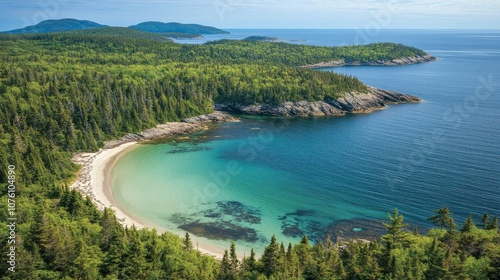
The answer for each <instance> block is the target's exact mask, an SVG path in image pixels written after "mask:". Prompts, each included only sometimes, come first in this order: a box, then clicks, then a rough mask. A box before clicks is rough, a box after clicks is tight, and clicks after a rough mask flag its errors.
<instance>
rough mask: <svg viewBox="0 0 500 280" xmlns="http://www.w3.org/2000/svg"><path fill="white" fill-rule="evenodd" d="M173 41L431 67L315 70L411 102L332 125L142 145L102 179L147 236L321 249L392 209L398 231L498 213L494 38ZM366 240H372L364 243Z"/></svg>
mask: <svg viewBox="0 0 500 280" xmlns="http://www.w3.org/2000/svg"><path fill="white" fill-rule="evenodd" d="M229 31H230V32H231V34H230V35H212V36H206V37H205V39H201V40H190V41H186V40H181V41H180V42H183V43H203V42H205V41H207V40H214V39H220V38H234V39H242V38H245V37H247V36H251V35H262V36H273V37H278V38H281V39H282V40H283V41H285V42H291V43H300V44H312V45H327V46H335V45H349V44H357V43H372V42H394V43H402V44H405V45H410V46H414V47H417V48H420V49H423V50H425V51H426V52H428V53H430V54H431V55H433V56H436V57H437V58H438V60H437V61H434V62H430V63H426V64H416V65H407V66H394V67H376V66H352V67H338V68H328V69H322V70H318V71H333V72H336V73H343V74H347V75H353V76H357V77H358V78H359V79H360V80H361V81H363V82H364V83H366V84H368V85H370V86H374V87H378V88H382V89H389V90H395V91H398V92H401V93H407V94H412V95H416V96H419V97H420V98H422V99H423V102H421V103H419V104H402V105H392V106H389V107H388V108H387V109H386V110H381V111H376V112H373V113H371V114H360V115H348V116H345V117H319V118H316V117H306V118H266V117H248V116H241V122H238V123H224V124H219V125H215V126H214V127H213V128H211V129H210V130H207V131H204V132H200V133H197V134H193V135H190V136H189V137H188V138H183V139H167V140H165V141H164V142H163V143H157V144H141V145H139V147H137V148H135V149H131V150H130V151H129V152H127V153H124V154H121V155H120V156H119V158H118V160H117V162H116V165H115V167H114V168H113V170H112V178H113V180H112V192H113V195H114V198H115V199H116V201H117V202H118V203H119V204H120V206H121V207H122V208H124V209H127V211H128V212H130V213H132V214H133V215H134V216H136V217H139V218H141V219H143V220H144V221H147V222H148V223H150V224H154V225H155V226H157V227H158V228H159V229H163V230H169V231H172V232H176V233H179V234H183V232H184V231H185V230H187V231H189V232H190V233H191V234H192V236H193V240H195V241H198V240H199V241H200V242H203V243H208V244H212V245H214V246H217V247H220V248H225V247H229V242H230V240H235V243H236V245H237V248H238V250H239V252H243V253H245V254H247V253H248V252H249V251H250V248H255V249H256V250H257V252H259V253H261V252H262V250H263V248H264V247H265V246H266V244H267V243H268V242H269V240H270V237H271V236H272V235H276V237H277V239H278V241H280V242H281V241H282V242H284V243H285V244H286V243H288V242H292V243H293V242H298V241H299V240H300V237H301V236H302V235H303V234H307V235H308V236H309V237H310V239H311V240H313V241H316V242H317V241H320V240H321V239H322V238H323V237H324V236H325V235H326V234H328V235H332V236H333V238H342V237H351V236H357V235H356V234H362V233H367V234H376V231H377V229H379V227H377V225H380V221H385V220H386V219H387V218H386V217H387V213H388V212H392V210H393V209H394V208H397V209H398V210H399V212H400V213H401V214H402V215H404V217H405V222H407V223H409V224H410V228H413V227H418V228H420V230H421V231H425V229H427V228H429V227H431V226H432V224H430V223H429V221H428V220H427V218H428V217H430V216H432V215H433V210H435V209H438V208H440V207H443V206H447V207H449V209H450V210H451V211H452V212H453V213H454V218H455V219H456V221H457V223H458V224H459V226H461V223H462V222H463V221H464V220H465V218H466V217H467V215H469V214H472V216H473V218H474V219H475V220H476V221H479V219H480V217H481V215H482V214H483V213H484V212H488V213H489V214H490V216H491V215H496V214H500V141H499V140H498V139H500V67H499V65H500V31H488V30H482V31H477V30H468V31H463V30H453V31H450V30H384V31H380V32H376V33H377V34H373V32H371V33H370V34H368V33H366V32H364V31H359V30H229ZM374 232H375V233H374Z"/></svg>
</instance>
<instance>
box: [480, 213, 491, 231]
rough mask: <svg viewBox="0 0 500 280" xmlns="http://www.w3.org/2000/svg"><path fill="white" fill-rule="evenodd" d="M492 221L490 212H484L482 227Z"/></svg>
mask: <svg viewBox="0 0 500 280" xmlns="http://www.w3.org/2000/svg"><path fill="white" fill-rule="evenodd" d="M489 222H490V217H489V216H488V213H486V212H485V213H484V214H483V217H481V227H482V228H483V229H484V228H485V227H486V226H487V225H488V223H489Z"/></svg>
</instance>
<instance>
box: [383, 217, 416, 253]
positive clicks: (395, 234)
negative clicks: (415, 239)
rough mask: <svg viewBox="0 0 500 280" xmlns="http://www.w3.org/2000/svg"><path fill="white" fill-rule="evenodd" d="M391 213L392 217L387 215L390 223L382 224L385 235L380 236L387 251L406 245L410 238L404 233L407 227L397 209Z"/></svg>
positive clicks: (408, 234)
mask: <svg viewBox="0 0 500 280" xmlns="http://www.w3.org/2000/svg"><path fill="white" fill-rule="evenodd" d="M393 213H394V217H392V216H391V214H390V213H387V217H388V218H389V221H390V223H389V224H386V223H384V226H385V228H386V229H387V234H386V235H383V236H382V240H383V241H384V242H385V245H386V247H387V248H388V249H389V250H392V249H394V248H399V247H401V246H403V245H406V244H407V243H408V238H409V237H410V233H408V232H406V231H404V230H405V228H406V227H407V226H408V225H407V224H405V223H403V220H404V217H403V215H399V212H398V209H394V211H393Z"/></svg>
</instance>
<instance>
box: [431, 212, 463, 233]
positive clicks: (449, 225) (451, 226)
mask: <svg viewBox="0 0 500 280" xmlns="http://www.w3.org/2000/svg"><path fill="white" fill-rule="evenodd" d="M434 213H436V214H437V215H434V216H432V217H430V218H429V219H428V220H429V221H431V222H433V223H434V224H435V225H437V226H438V227H439V228H445V229H447V230H448V231H454V230H455V229H456V228H457V225H456V224H455V221H454V220H453V218H452V217H451V215H452V214H453V213H452V212H450V210H449V209H448V207H443V208H440V209H438V210H434Z"/></svg>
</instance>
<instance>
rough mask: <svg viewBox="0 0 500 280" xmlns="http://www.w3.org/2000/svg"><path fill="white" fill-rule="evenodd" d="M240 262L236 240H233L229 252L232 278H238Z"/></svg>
mask: <svg viewBox="0 0 500 280" xmlns="http://www.w3.org/2000/svg"><path fill="white" fill-rule="evenodd" d="M239 263H240V260H239V259H238V256H237V255H236V245H234V242H232V241H231V248H230V253H229V265H230V267H231V278H232V279H236V278H237V275H238V270H239Z"/></svg>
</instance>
